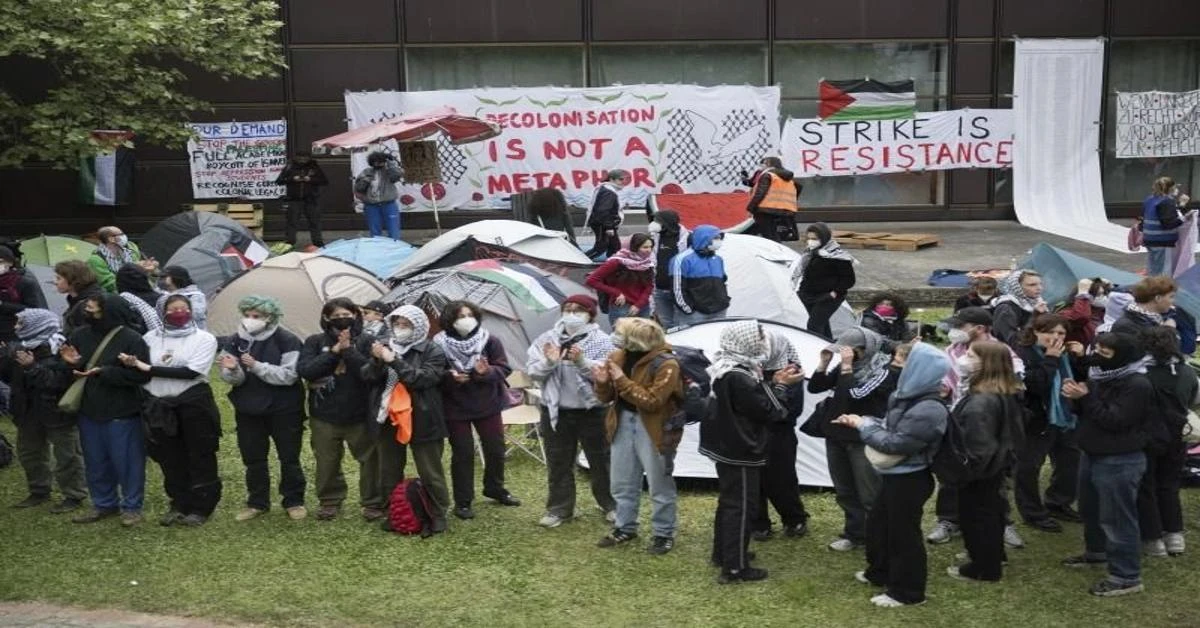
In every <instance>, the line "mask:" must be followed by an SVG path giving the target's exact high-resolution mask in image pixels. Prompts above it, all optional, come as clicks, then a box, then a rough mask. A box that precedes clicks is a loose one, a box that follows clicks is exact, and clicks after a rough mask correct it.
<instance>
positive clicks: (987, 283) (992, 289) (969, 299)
mask: <svg viewBox="0 0 1200 628" xmlns="http://www.w3.org/2000/svg"><path fill="white" fill-rule="evenodd" d="M996 290H997V288H996V278H995V277H979V278H977V279H975V280H973V281H972V287H971V290H970V291H969V292H967V293H966V294H964V295H962V296H961V297H958V300H957V301H955V302H954V311H955V312H958V311H959V310H961V309H963V308H967V307H991V305H992V301H994V300H995V299H996V296H997V295H996Z"/></svg>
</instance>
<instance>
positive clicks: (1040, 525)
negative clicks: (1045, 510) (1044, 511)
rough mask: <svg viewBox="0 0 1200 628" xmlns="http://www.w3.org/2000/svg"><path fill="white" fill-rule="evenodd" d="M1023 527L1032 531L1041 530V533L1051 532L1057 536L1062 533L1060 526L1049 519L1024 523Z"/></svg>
mask: <svg viewBox="0 0 1200 628" xmlns="http://www.w3.org/2000/svg"><path fill="white" fill-rule="evenodd" d="M1025 525H1027V526H1029V527H1031V528H1033V529H1034V530H1041V531H1042V532H1052V533H1055V534H1058V533H1061V532H1062V531H1063V527H1062V524H1061V523H1059V522H1058V521H1056V520H1054V519H1051V518H1050V517H1046V518H1045V519H1033V520H1030V521H1026V522H1025Z"/></svg>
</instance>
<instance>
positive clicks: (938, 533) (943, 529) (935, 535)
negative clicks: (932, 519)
mask: <svg viewBox="0 0 1200 628" xmlns="http://www.w3.org/2000/svg"><path fill="white" fill-rule="evenodd" d="M961 535H962V532H961V531H960V530H959V528H958V524H957V523H951V522H949V521H943V520H941V519H939V520H938V522H937V523H936V524H934V526H933V529H932V530H930V531H929V534H928V535H927V536H926V537H925V540H926V541H928V542H930V543H932V544H934V545H941V544H943V543H949V542H950V539H952V538H954V537H956V536H961Z"/></svg>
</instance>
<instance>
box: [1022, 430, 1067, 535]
mask: <svg viewBox="0 0 1200 628" xmlns="http://www.w3.org/2000/svg"><path fill="white" fill-rule="evenodd" d="M1047 456H1049V458H1050V465H1051V473H1050V484H1048V485H1047V486H1046V497H1045V501H1044V502H1043V500H1042V491H1041V483H1040V480H1041V474H1042V465H1044V464H1045V463H1046V457H1047ZM1015 480H1016V481H1015V483H1014V486H1013V498H1014V499H1015V501H1016V502H1017V511H1018V512H1020V513H1021V518H1022V519H1024V520H1025V521H1040V520H1042V519H1045V518H1047V517H1049V516H1050V511H1049V510H1048V509H1047V506H1057V507H1063V508H1065V507H1067V506H1070V505H1071V504H1072V503H1074V502H1075V495H1076V493H1077V492H1078V491H1079V448H1078V447H1076V445H1075V432H1074V431H1073V430H1072V431H1069V432H1064V431H1063V430H1060V429H1058V428H1056V427H1051V426H1047V427H1046V428H1045V429H1043V430H1041V431H1039V432H1036V433H1034V432H1033V430H1030V431H1029V432H1028V433H1026V434H1025V440H1024V442H1023V443H1022V444H1021V446H1020V447H1019V448H1018V449H1017V471H1016V474H1015Z"/></svg>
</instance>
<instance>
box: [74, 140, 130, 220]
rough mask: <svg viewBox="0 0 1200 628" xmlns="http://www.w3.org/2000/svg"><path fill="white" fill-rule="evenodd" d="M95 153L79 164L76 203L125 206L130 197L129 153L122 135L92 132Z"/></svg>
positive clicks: (82, 159) (84, 158)
mask: <svg viewBox="0 0 1200 628" xmlns="http://www.w3.org/2000/svg"><path fill="white" fill-rule="evenodd" d="M92 137H93V139H95V143H96V145H97V152H96V154H94V155H89V156H85V157H83V158H81V159H80V160H79V202H80V203H81V204H83V205H127V204H129V201H130V199H131V198H132V196H133V151H132V150H131V149H129V148H126V147H125V146H123V145H122V144H123V143H124V142H126V141H128V140H129V139H130V138H132V137H133V134H132V133H129V132H126V131H93V132H92Z"/></svg>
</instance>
